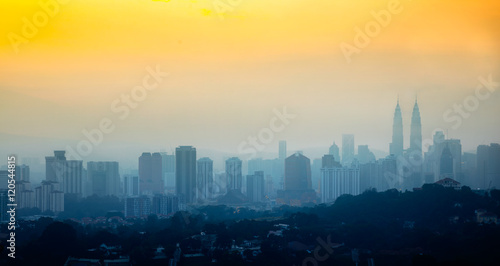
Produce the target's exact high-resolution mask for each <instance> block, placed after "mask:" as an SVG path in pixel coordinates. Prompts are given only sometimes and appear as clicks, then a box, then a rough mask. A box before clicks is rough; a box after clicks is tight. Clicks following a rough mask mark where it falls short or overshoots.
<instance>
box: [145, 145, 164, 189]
mask: <svg viewBox="0 0 500 266" xmlns="http://www.w3.org/2000/svg"><path fill="white" fill-rule="evenodd" d="M162 160H163V159H162V156H161V154H160V153H158V152H155V153H153V154H151V153H149V152H144V153H142V155H141V156H140V157H139V182H140V185H139V188H140V191H141V194H143V195H145V194H147V195H154V194H162V193H163V188H164V186H163V166H162Z"/></svg>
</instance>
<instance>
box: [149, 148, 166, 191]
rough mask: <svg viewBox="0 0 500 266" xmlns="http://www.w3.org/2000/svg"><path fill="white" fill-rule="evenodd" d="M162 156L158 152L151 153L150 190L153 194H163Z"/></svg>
mask: <svg viewBox="0 0 500 266" xmlns="http://www.w3.org/2000/svg"><path fill="white" fill-rule="evenodd" d="M164 189H165V186H164V184H163V157H162V156H161V154H160V153H159V152H155V153H153V154H152V155H151V191H152V193H153V194H163V191H164Z"/></svg>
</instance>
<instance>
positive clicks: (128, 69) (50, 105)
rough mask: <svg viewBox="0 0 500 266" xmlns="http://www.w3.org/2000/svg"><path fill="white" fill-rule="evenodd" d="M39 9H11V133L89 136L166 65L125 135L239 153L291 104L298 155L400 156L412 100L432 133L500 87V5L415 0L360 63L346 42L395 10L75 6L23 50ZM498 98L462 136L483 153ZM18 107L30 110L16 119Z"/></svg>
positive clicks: (366, 5)
mask: <svg viewBox="0 0 500 266" xmlns="http://www.w3.org/2000/svg"><path fill="white" fill-rule="evenodd" d="M42 1H44V0H42ZM38 2H39V1H38V0H36V1H35V0H33V1H31V0H29V1H28V0H25V1H21V0H4V1H2V2H1V4H0V12H1V13H0V14H1V16H0V25H1V27H0V36H2V38H0V93H1V95H2V97H1V99H0V104H1V105H2V107H0V110H1V113H2V114H1V115H0V118H1V119H2V121H4V122H6V123H8V124H10V125H11V126H9V127H2V129H1V130H0V133H5V134H11V135H25V136H36V137H50V138H61V139H70V140H78V139H80V138H82V135H81V130H82V129H83V128H92V127H95V126H96V125H97V123H98V121H99V120H100V119H101V118H102V117H106V116H110V117H112V114H111V113H110V110H109V106H110V103H111V102H112V101H113V100H114V99H116V98H117V97H119V96H120V95H121V94H124V93H129V92H130V90H131V88H132V87H133V86H135V85H137V84H138V83H140V82H141V79H142V78H143V77H144V75H146V74H147V73H146V71H145V67H146V66H155V65H157V64H158V65H160V66H161V68H162V69H163V70H164V71H165V72H169V73H170V76H169V77H168V79H167V81H166V82H164V83H162V84H161V86H160V89H159V90H156V91H153V92H151V94H150V95H151V97H148V99H147V100H146V101H144V102H143V103H141V106H140V108H138V109H136V110H134V112H133V114H132V115H131V117H130V118H129V119H128V120H127V121H122V123H121V124H120V126H121V128H123V129H124V130H117V131H116V132H115V133H113V136H110V138H111V139H115V140H123V141H126V140H130V141H134V142H139V143H140V142H142V141H143V140H142V139H143V138H146V139H148V141H150V142H148V143H149V144H151V143H152V142H154V143H158V144H159V145H164V144H165V143H164V142H168V143H169V144H171V145H173V146H176V145H180V144H193V145H200V146H203V145H205V146H207V147H208V148H221V149H224V150H228V151H235V150H236V148H235V147H236V146H237V145H238V143H239V142H240V141H241V140H243V139H245V138H246V137H247V136H248V135H251V134H255V133H256V132H258V130H259V129H260V128H262V127H263V126H266V124H267V123H268V121H269V119H270V118H271V117H272V111H271V110H272V109H273V108H281V107H282V106H287V107H289V109H290V110H293V111H294V112H296V113H297V114H298V115H299V118H298V119H297V120H296V122H294V124H292V125H290V127H289V128H287V130H286V132H283V133H282V135H279V136H277V139H282V138H283V139H288V140H290V142H292V143H291V144H289V146H290V147H292V148H297V149H300V148H301V147H303V146H307V145H312V146H314V145H316V146H317V145H327V144H328V143H331V142H332V141H333V140H336V141H337V142H340V136H341V134H342V133H355V134H356V136H357V141H356V145H357V144H369V145H371V146H373V147H375V148H377V149H381V150H387V149H388V148H387V147H388V142H389V141H390V134H391V126H392V125H391V123H392V113H393V111H394V105H395V98H396V96H397V95H398V94H399V95H400V96H401V98H402V102H403V103H404V104H405V106H402V108H403V112H405V111H406V112H407V113H406V114H403V116H404V123H405V127H407V126H409V112H410V111H411V108H412V103H413V99H414V95H415V94H417V93H418V94H419V97H420V99H421V111H422V113H423V115H422V116H423V121H422V122H423V124H424V137H425V134H430V132H431V131H432V130H433V129H434V128H436V127H441V128H447V127H449V125H447V124H446V123H444V122H443V121H442V120H443V119H442V114H443V112H444V110H446V109H447V108H449V107H450V106H452V105H453V104H454V103H457V102H458V103H459V102H461V101H463V99H464V97H466V96H467V95H469V94H471V93H473V89H474V88H475V87H476V86H477V83H478V81H477V78H478V77H479V76H487V75H489V74H492V75H493V77H494V79H496V80H499V79H500V71H499V70H500V64H499V62H500V2H499V1H493V0H491V1H456V0H455V1H448V0H443V1H435V0H413V1H408V0H401V1H399V2H400V5H401V6H402V8H403V10H402V12H401V13H399V14H393V15H392V18H391V21H390V23H389V25H388V26H387V27H383V28H382V29H381V31H380V34H378V35H377V36H375V37H373V38H372V39H371V43H370V45H368V46H367V47H366V48H363V49H362V51H361V53H359V54H354V55H353V56H352V62H351V63H350V64H348V63H347V62H346V60H345V58H344V55H343V54H342V52H341V50H340V48H339V45H340V44H341V43H343V42H346V43H349V44H352V43H353V38H354V37H355V31H354V28H355V27H360V28H364V26H365V25H366V23H368V22H370V21H373V17H372V16H371V15H370V12H371V11H372V10H373V11H375V12H379V11H380V10H386V9H387V6H388V3H389V2H390V1H388V0H374V1H364V0H333V1H324V0H289V1H283V0H276V1H270V0H241V1H240V3H239V4H237V5H236V6H234V7H233V10H232V11H227V12H226V13H224V14H222V16H223V17H224V19H223V20H221V19H220V16H219V15H220V14H217V10H216V8H215V6H214V3H216V2H217V0H216V1H212V0H184V1H181V0H170V1H146V0H109V1H102V0H86V1H83V0H72V1H68V3H67V4H64V5H62V4H60V5H59V7H60V9H59V12H58V13H57V14H56V15H55V16H54V17H53V18H49V20H48V23H47V25H46V26H44V27H42V28H39V30H38V33H37V34H36V35H35V36H34V37H33V38H28V40H29V42H28V43H25V44H21V45H20V46H19V51H18V53H16V52H15V50H14V49H13V47H12V44H11V43H10V41H9V38H8V36H9V34H11V33H14V34H17V35H20V36H22V27H23V21H22V18H23V17H26V18H28V19H30V20H31V19H32V17H33V15H34V14H36V13H37V12H41V11H42V10H43V9H42V8H41V7H40V6H39V4H38ZM44 2H45V1H44ZM47 2H48V1H47ZM222 2H224V3H227V2H228V1H227V0H222ZM234 2H238V1H234ZM498 94H499V93H498V92H496V94H493V96H492V97H491V99H490V100H488V101H486V102H484V103H482V104H481V106H480V108H479V109H478V111H476V112H475V114H474V115H475V116H476V117H475V119H470V120H468V121H466V122H464V125H463V127H462V128H460V129H459V130H457V131H455V132H450V133H451V134H450V136H452V137H460V138H462V139H463V140H464V142H465V143H464V145H465V146H466V147H467V148H468V149H472V148H474V147H475V145H477V144H479V143H474V139H473V138H472V137H473V135H474V132H475V130H477V128H479V127H480V128H487V130H484V132H486V133H484V135H485V136H484V139H481V140H477V142H486V143H489V142H493V141H496V142H498V141H500V139H499V137H498V135H499V134H498V133H499V127H498V126H491V121H492V120H493V119H497V117H495V116H493V114H498V111H500V108H499V107H498V106H500V105H499V96H498ZM37 101H40V103H36V102H37ZM35 103H36V104H35ZM10 108H15V110H19V109H26V110H24V111H22V112H19V113H18V116H17V117H12V116H11V112H12V109H10ZM63 114H64V115H63ZM151 121H161V123H160V125H159V124H158V123H156V122H151ZM371 121H377V122H379V123H380V124H379V126H376V129H374V125H373V124H370V123H369V122H371ZM42 122H43V123H42ZM304 129H310V136H311V138H309V139H308V138H304V133H303V132H304V131H305V130H304ZM405 130H406V131H405V134H407V135H408V134H409V130H407V129H406V128H405ZM152 131H156V133H152ZM200 132H203V134H204V135H203V136H201V134H200ZM166 136H168V138H169V140H166V139H165V138H166ZM207 138H208V139H211V140H213V141H211V142H210V143H206V139H207ZM311 139H312V140H311ZM358 140H359V141H358ZM4 141H7V140H2V142H4ZM406 141H407V140H406ZM273 145H274V144H273ZM271 148H272V149H274V148H275V147H274V146H272V147H271Z"/></svg>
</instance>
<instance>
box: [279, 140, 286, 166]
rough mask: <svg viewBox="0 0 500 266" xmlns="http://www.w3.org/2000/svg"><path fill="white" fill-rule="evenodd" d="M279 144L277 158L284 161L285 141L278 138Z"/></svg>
mask: <svg viewBox="0 0 500 266" xmlns="http://www.w3.org/2000/svg"><path fill="white" fill-rule="evenodd" d="M279 146H280V150H279V159H280V160H283V161H284V160H285V159H286V141H284V140H280V142H279Z"/></svg>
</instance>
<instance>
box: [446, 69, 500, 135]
mask: <svg viewBox="0 0 500 266" xmlns="http://www.w3.org/2000/svg"><path fill="white" fill-rule="evenodd" d="M478 80H479V84H478V85H477V86H476V89H475V90H474V94H473V95H469V96H467V97H465V99H464V100H463V102H462V103H461V104H460V103H455V104H453V107H452V108H448V109H447V110H446V111H445V112H444V113H443V120H444V121H445V122H447V123H454V124H453V125H452V126H451V128H452V129H458V128H459V127H460V126H461V125H462V121H463V120H464V119H467V118H469V117H470V116H471V113H473V112H475V111H476V110H477V109H478V108H479V104H480V103H481V101H486V100H487V99H489V98H490V96H491V94H492V93H493V92H495V91H496V89H495V88H498V87H499V86H500V83H499V82H495V81H493V78H492V76H491V74H489V75H488V77H487V78H483V77H479V78H478ZM464 109H465V110H464Z"/></svg>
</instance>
